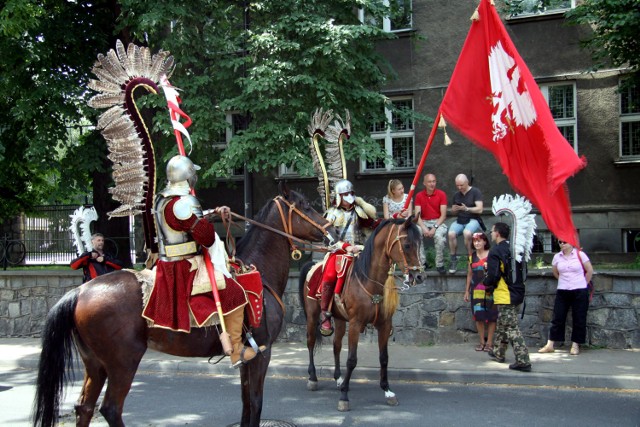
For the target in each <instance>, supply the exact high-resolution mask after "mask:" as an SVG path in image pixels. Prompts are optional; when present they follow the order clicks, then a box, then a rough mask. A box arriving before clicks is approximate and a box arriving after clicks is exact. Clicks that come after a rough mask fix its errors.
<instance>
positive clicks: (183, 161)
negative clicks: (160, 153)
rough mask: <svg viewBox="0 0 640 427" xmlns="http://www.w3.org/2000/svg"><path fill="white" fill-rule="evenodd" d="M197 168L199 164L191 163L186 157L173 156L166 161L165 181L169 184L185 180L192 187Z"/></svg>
mask: <svg viewBox="0 0 640 427" xmlns="http://www.w3.org/2000/svg"><path fill="white" fill-rule="evenodd" d="M199 170H200V166H198V165H195V164H193V162H192V161H191V159H189V158H188V157H186V156H181V155H177V156H173V157H172V158H171V160H169V163H167V181H169V184H170V185H171V184H177V183H179V182H184V181H186V182H188V183H189V186H190V187H191V188H193V187H194V186H195V185H196V181H197V179H198V175H197V174H196V172H197V171H199Z"/></svg>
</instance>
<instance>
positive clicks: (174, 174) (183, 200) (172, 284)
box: [143, 155, 266, 368]
mask: <svg viewBox="0 0 640 427" xmlns="http://www.w3.org/2000/svg"><path fill="white" fill-rule="evenodd" d="M199 169H200V167H199V166H197V165H195V164H193V162H192V161H191V160H190V159H189V158H188V157H185V156H180V155H177V156H174V157H173V158H172V159H171V160H169V163H168V164H167V181H168V184H167V186H166V187H165V188H164V189H163V190H162V191H161V192H159V193H158V194H157V195H156V200H155V209H154V214H155V221H156V230H157V234H158V247H159V260H158V263H157V264H156V279H155V287H160V288H161V289H164V295H167V296H169V297H171V298H173V300H174V301H175V302H177V303H176V304H175V307H174V309H175V310H176V312H181V313H178V316H176V317H178V318H185V317H183V316H181V315H184V314H187V317H186V319H188V313H184V311H188V310H189V306H188V304H186V303H185V301H188V299H189V297H190V295H191V291H192V288H193V283H194V279H195V277H196V274H197V268H196V266H197V263H196V260H195V259H194V257H196V256H197V255H199V254H201V253H202V250H203V248H204V250H206V248H209V247H211V246H212V245H213V244H214V243H215V241H216V239H219V238H218V237H217V235H216V232H215V229H214V226H213V224H212V223H210V222H209V221H207V220H206V219H205V218H204V216H203V212H202V207H201V206H200V202H199V201H198V199H196V198H195V197H194V196H193V195H192V194H191V190H192V189H193V188H194V186H195V184H196V181H197V178H198V177H197V174H196V173H197V171H198V170H199ZM214 212H216V213H218V214H220V215H223V216H226V215H228V214H229V208H228V207H226V206H221V207H218V208H216V209H214ZM214 264H215V261H214ZM212 286H216V285H215V284H212ZM154 294H155V292H154ZM154 294H152V297H151V299H150V301H149V303H148V304H147V306H146V307H145V310H144V312H143V316H144V315H145V313H146V312H147V309H148V308H149V307H152V310H153V309H157V307H158V306H159V305H164V306H165V309H166V307H167V306H169V305H170V304H171V303H172V302H170V301H158V298H156V300H152V299H153V297H154ZM220 298H221V299H222V296H221V297H220ZM244 305H246V298H245V301H244V303H242V304H241V305H240V306H238V307H237V308H236V309H234V310H233V311H229V312H226V313H224V322H225V325H226V329H227V332H228V333H229V335H230V339H231V344H232V347H233V352H232V353H231V356H230V358H231V364H232V365H233V367H236V368H237V367H239V366H240V365H241V364H242V363H246V362H248V361H250V360H251V359H253V358H254V357H256V351H255V350H254V349H253V348H252V347H248V346H247V347H245V346H244V345H243V343H242V326H243V320H244ZM145 317H147V318H149V317H148V316H145ZM152 318H153V317H152ZM153 320H154V321H156V319H153ZM155 326H159V327H165V328H169V329H174V330H181V331H186V332H189V330H190V329H189V325H188V324H187V325H184V324H180V325H178V326H176V325H174V324H172V325H162V324H158V323H157V321H156V324H155ZM265 349H266V347H265V346H260V348H259V351H264V350H265Z"/></svg>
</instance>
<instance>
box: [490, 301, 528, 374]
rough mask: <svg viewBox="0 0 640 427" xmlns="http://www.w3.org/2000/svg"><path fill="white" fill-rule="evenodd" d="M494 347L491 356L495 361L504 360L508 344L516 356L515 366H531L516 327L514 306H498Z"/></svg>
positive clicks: (516, 315)
mask: <svg viewBox="0 0 640 427" xmlns="http://www.w3.org/2000/svg"><path fill="white" fill-rule="evenodd" d="M495 336H496V338H495V345H494V347H493V354H494V355H495V359H496V360H500V359H502V360H503V361H504V360H505V353H506V351H507V346H508V345H509V342H511V344H512V345H513V353H514V355H515V356H516V365H520V366H525V365H529V366H531V361H530V359H529V350H528V349H527V345H526V344H525V343H524V338H523V337H522V333H521V332H520V328H519V326H518V310H517V307H516V306H515V305H512V304H502V305H498V322H497V324H496V332H495Z"/></svg>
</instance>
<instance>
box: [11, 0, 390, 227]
mask: <svg viewBox="0 0 640 427" xmlns="http://www.w3.org/2000/svg"><path fill="white" fill-rule="evenodd" d="M358 8H365V9H366V10H367V14H368V15H367V16H368V17H371V18H372V19H377V20H378V21H379V22H381V20H382V18H383V16H385V15H387V14H388V13H389V10H388V7H387V6H385V5H384V2H383V1H382V0H352V1H345V0H323V1H320V0H317V1H305V0H269V1H253V2H248V1H246V2H241V1H229V0H191V1H188V2H150V1H140V0H119V1H116V0H92V1H83V0H77V1H62V2H61V1H57V0H7V1H5V2H4V5H3V6H2V7H1V9H0V36H1V38H0V49H1V51H2V52H3V55H2V57H1V58H0V108H2V110H3V112H5V114H3V115H1V116H0V136H1V138H0V167H2V169H3V171H5V173H3V174H2V175H0V192H1V193H2V196H1V197H2V206H1V207H0V221H1V220H2V219H6V218H8V217H10V216H12V215H13V214H15V213H17V212H19V211H24V210H28V209H29V207H30V206H31V205H33V204H34V203H43V202H61V201H69V200H65V198H66V199H69V197H70V195H71V194H77V193H80V194H81V193H83V192H86V188H87V187H86V185H87V183H88V182H90V178H93V179H94V183H93V184H94V186H95V185H96V182H95V180H96V179H97V177H103V178H101V179H104V176H105V169H107V167H108V161H106V159H105V151H106V150H105V143H104V141H103V140H102V138H100V137H99V135H97V133H96V132H95V131H94V132H84V133H83V134H82V135H79V131H78V130H77V129H80V128H82V127H81V126H79V125H80V124H81V123H83V120H86V119H88V120H89V122H91V123H95V118H96V115H97V112H95V111H90V110H88V109H87V107H86V106H85V101H86V99H87V98H88V97H89V96H91V93H90V91H88V89H87V81H88V79H90V78H92V77H93V76H92V75H91V66H92V64H93V62H94V61H95V58H96V56H97V54H98V53H105V52H106V51H107V50H108V49H110V48H112V47H113V46H114V41H115V39H116V38H118V37H120V38H123V42H125V43H128V42H130V41H134V42H136V43H138V44H146V45H148V46H150V47H151V48H152V50H153V51H157V50H159V49H163V50H169V51H170V52H171V53H172V54H173V55H174V56H175V58H176V63H177V66H176V69H175V71H174V73H173V76H172V77H171V82H172V84H173V85H174V86H176V87H178V88H180V89H181V90H182V98H183V100H184V102H183V104H182V107H183V109H184V111H185V112H187V114H189V115H190V116H191V117H192V119H193V121H194V124H193V125H192V127H191V128H190V129H189V131H190V133H191V135H192V138H193V141H194V149H195V152H194V153H192V154H191V155H192V157H193V158H194V159H195V160H196V161H197V162H198V163H199V164H201V165H202V166H204V167H205V169H206V171H205V174H204V175H205V177H206V176H209V177H220V176H226V175H227V171H228V169H229V168H230V167H240V166H242V165H244V164H246V166H247V167H248V168H249V170H251V171H268V170H270V169H272V168H275V167H277V166H278V165H280V164H287V165H295V167H296V169H297V170H299V171H301V172H306V171H310V160H309V159H308V154H307V153H308V148H307V143H308V135H307V130H306V126H307V124H308V122H309V118H310V115H311V113H312V112H313V111H314V110H315V109H316V108H317V107H323V108H333V109H334V110H336V111H337V112H340V113H342V112H343V111H344V110H345V109H349V110H350V111H351V114H352V117H353V124H352V135H353V136H352V139H351V141H350V143H349V144H348V147H347V155H348V156H350V157H355V156H358V155H365V156H367V157H368V158H373V157H374V156H382V155H384V153H383V151H382V149H381V147H380V146H379V145H378V144H377V143H375V141H373V140H371V138H369V137H368V123H371V120H372V119H374V118H377V119H380V118H382V113H383V106H384V103H385V101H386V99H385V97H384V96H382V95H381V94H380V93H379V89H380V88H381V87H382V85H384V83H385V81H386V79H387V78H389V77H390V76H392V71H391V70H390V69H389V67H388V66H387V65H386V63H385V61H384V60H383V59H382V58H381V57H380V56H379V55H378V54H377V53H376V50H375V42H376V41H377V40H380V39H383V38H387V37H389V35H388V34H387V33H384V32H383V31H382V30H381V29H379V28H378V27H377V26H372V25H364V24H362V23H360V22H359V21H358V18H357V9H358ZM141 103H142V104H143V105H146V106H152V107H160V108H159V110H160V111H159V112H158V113H157V114H155V116H154V118H153V122H154V129H155V132H156V134H157V135H156V137H155V138H154V139H155V141H156V143H157V146H158V153H159V155H160V158H159V159H158V160H159V162H161V161H162V160H163V159H164V160H166V159H167V158H168V157H169V156H170V155H171V154H172V153H174V152H175V147H174V145H175V144H174V142H173V134H172V129H171V125H170V124H169V120H168V114H167V112H166V109H165V108H164V100H163V99H161V97H145V98H144V99H142V100H141ZM231 112H233V113H236V114H238V115H239V117H241V118H242V120H240V126H238V128H239V129H236V130H237V132H236V134H235V136H234V138H233V139H232V140H231V142H230V143H229V144H228V146H227V147H226V149H225V150H220V149H219V148H215V147H214V145H216V143H221V142H224V136H223V135H224V133H225V132H226V129H227V127H228V126H229V124H228V123H227V114H228V113H231ZM70 129H71V130H70ZM74 129H76V130H74ZM69 132H71V134H73V135H76V134H77V136H78V137H77V138H69ZM97 194H100V192H98V193H97Z"/></svg>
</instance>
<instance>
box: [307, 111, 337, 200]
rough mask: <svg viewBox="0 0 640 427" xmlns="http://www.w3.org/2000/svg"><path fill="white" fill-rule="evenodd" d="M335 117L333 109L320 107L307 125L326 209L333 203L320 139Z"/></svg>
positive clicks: (315, 168)
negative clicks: (324, 109) (325, 109)
mask: <svg viewBox="0 0 640 427" xmlns="http://www.w3.org/2000/svg"><path fill="white" fill-rule="evenodd" d="M332 119H333V110H327V111H323V110H322V108H318V109H317V110H316V111H315V113H313V114H312V115H311V123H310V124H309V126H308V127H307V129H308V130H309V135H310V136H311V142H310V144H309V150H310V152H311V159H312V161H313V170H314V171H315V173H316V176H317V177H318V194H319V195H320V199H321V200H322V201H323V203H324V205H325V206H324V207H325V209H327V208H328V207H329V206H330V204H331V199H330V197H329V196H330V193H331V187H330V184H329V175H328V172H327V167H326V164H325V162H324V156H323V155H322V150H321V148H320V140H321V139H323V138H325V137H326V136H325V135H326V131H327V127H328V126H329V123H331V120H332Z"/></svg>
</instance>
